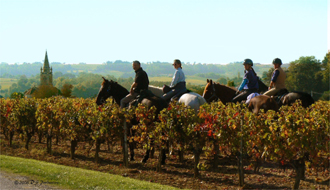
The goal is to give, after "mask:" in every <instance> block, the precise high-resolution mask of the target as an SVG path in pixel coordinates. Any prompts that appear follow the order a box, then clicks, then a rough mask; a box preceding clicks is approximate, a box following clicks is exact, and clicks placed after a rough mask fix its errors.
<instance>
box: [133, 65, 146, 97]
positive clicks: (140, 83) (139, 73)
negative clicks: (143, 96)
mask: <svg viewBox="0 0 330 190" xmlns="http://www.w3.org/2000/svg"><path fill="white" fill-rule="evenodd" d="M134 82H135V83H137V86H136V87H135V89H134V92H136V93H140V91H141V90H148V86H149V78H148V75H147V73H146V72H145V71H144V70H143V69H142V68H140V69H138V70H136V71H135V80H134Z"/></svg>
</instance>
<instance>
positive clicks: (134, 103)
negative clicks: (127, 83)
mask: <svg viewBox="0 0 330 190" xmlns="http://www.w3.org/2000/svg"><path fill="white" fill-rule="evenodd" d="M153 96H155V95H154V94H153V93H152V92H151V91H150V90H147V89H145V90H141V91H140V94H139V95H138V96H137V97H136V98H135V99H134V100H132V101H131V102H130V103H129V104H130V106H134V107H135V106H137V105H138V104H139V103H141V102H142V100H143V99H145V98H151V97H153Z"/></svg>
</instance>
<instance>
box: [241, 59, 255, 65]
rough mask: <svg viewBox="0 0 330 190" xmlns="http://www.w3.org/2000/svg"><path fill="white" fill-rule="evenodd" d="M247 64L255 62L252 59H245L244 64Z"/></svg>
mask: <svg viewBox="0 0 330 190" xmlns="http://www.w3.org/2000/svg"><path fill="white" fill-rule="evenodd" d="M245 64H247V65H251V66H253V62H252V60H251V59H244V62H243V65H245Z"/></svg>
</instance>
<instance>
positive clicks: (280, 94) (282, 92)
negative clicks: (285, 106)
mask: <svg viewBox="0 0 330 190" xmlns="http://www.w3.org/2000/svg"><path fill="white" fill-rule="evenodd" d="M288 93H289V91H288V90H287V89H286V88H283V89H281V90H280V91H278V92H277V93H276V94H275V95H274V99H275V101H276V103H277V104H279V105H280V102H281V99H282V98H283V96H285V95H287V94H288Z"/></svg>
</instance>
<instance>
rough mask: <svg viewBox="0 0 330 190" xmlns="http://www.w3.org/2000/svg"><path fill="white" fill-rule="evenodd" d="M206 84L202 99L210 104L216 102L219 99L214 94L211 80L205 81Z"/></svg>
mask: <svg viewBox="0 0 330 190" xmlns="http://www.w3.org/2000/svg"><path fill="white" fill-rule="evenodd" d="M206 82H207V84H206V86H205V89H204V92H203V98H204V99H205V100H206V102H207V103H210V102H212V101H217V100H218V99H219V97H218V96H217V94H216V90H215V87H214V83H213V81H212V79H210V80H209V79H207V80H206Z"/></svg>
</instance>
